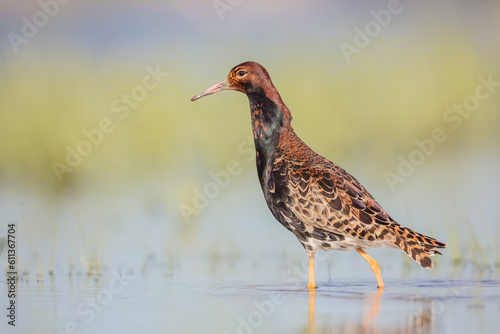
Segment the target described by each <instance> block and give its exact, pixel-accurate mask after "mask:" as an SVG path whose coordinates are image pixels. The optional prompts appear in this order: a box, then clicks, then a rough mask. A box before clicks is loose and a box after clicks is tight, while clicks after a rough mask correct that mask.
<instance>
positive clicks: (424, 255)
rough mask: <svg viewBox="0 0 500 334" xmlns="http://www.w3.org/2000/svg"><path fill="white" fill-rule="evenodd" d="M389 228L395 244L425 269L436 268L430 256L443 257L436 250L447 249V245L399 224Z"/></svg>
mask: <svg viewBox="0 0 500 334" xmlns="http://www.w3.org/2000/svg"><path fill="white" fill-rule="evenodd" d="M388 227H389V229H391V230H392V232H393V233H394V236H395V239H394V244H395V245H396V246H397V247H398V248H399V249H401V250H402V251H404V252H405V253H406V254H408V256H409V257H411V258H412V259H413V260H415V261H416V262H417V263H419V264H420V265H421V266H422V267H424V268H427V269H432V268H433V267H434V265H433V264H432V260H431V258H430V256H432V255H434V254H439V255H441V253H440V252H438V251H437V250H435V248H445V247H446V244H445V243H442V242H439V241H437V240H436V239H434V238H431V237H428V236H426V235H423V234H420V233H418V232H415V231H413V230H411V229H409V228H407V227H404V226H401V225H399V224H398V225H393V226H388Z"/></svg>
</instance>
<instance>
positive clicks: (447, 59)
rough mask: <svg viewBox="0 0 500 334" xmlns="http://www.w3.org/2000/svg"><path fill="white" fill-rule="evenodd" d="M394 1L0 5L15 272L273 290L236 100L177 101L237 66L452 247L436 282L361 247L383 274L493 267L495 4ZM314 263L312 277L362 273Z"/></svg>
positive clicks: (233, 96)
mask: <svg viewBox="0 0 500 334" xmlns="http://www.w3.org/2000/svg"><path fill="white" fill-rule="evenodd" d="M394 4H395V5H390V4H389V2H387V1H307V2H306V1H274V2H269V1H264V0H262V1H261V0H257V1H245V0H242V1H229V0H220V1H212V0H204V1H168V0H165V1H155V0H145V1H113V0H110V1H106V2H104V3H103V2H98V1H85V2H81V1H69V2H67V3H63V1H60V2H57V1H56V0H42V1H40V2H38V1H28V0H24V1H9V0H7V1H6V0H4V1H1V2H0V32H1V33H0V60H1V61H0V221H1V222H2V226H3V225H4V224H7V223H9V222H16V223H17V226H18V242H19V266H20V268H21V269H20V271H22V272H23V273H24V277H39V278H40V277H43V276H44V275H45V276H46V275H48V274H49V273H50V274H51V275H52V274H54V273H55V274H64V275H66V274H69V275H70V276H71V275H72V274H78V273H80V274H82V273H83V274H84V273H98V272H100V271H103V270H109V269H110V268H120V267H123V266H125V267H129V268H132V269H134V270H142V271H147V270H148V268H152V267H155V266H156V267H157V268H161V269H160V270H161V271H162V272H163V273H164V274H166V275H167V276H176V275H179V276H182V275H185V276H189V275H193V273H196V274H197V275H198V274H199V273H200V272H203V271H204V270H205V271H206V272H210V271H217V272H219V273H220V272H222V273H224V275H227V276H225V277H226V279H235V280H239V279H242V278H241V277H242V276H241V275H242V273H248V272H252V273H253V274H252V275H254V276H259V275H261V276H262V277H266V279H270V280H273V277H274V280H275V281H279V279H280V278H281V276H280V274H277V273H280V272H282V268H281V267H280V266H287V265H289V264H290V263H302V261H304V259H305V254H304V251H303V249H302V247H301V246H300V245H299V243H298V242H297V241H296V240H295V238H294V236H293V235H291V234H290V233H288V232H287V231H285V230H284V229H283V228H282V227H281V226H280V225H279V224H278V223H277V222H276V221H275V220H274V218H273V217H272V215H271V214H270V213H269V212H268V208H267V206H266V204H265V201H264V198H263V196H262V194H261V190H260V186H259V183H258V180H257V175H256V169H255V161H254V148H253V143H252V141H251V125H250V117H249V109H248V102H247V99H246V97H245V96H244V95H243V94H239V93H235V92H223V93H220V94H217V95H214V96H210V97H207V98H204V99H202V100H200V101H197V102H195V103H193V102H191V101H190V98H191V97H192V96H194V95H196V94H197V93H199V92H200V91H202V90H204V89H206V88H208V87H209V86H211V85H213V84H215V83H217V82H219V81H220V80H222V79H224V78H225V76H226V75H227V73H228V71H229V70H230V69H231V68H232V67H233V66H235V65H237V64H239V63H241V62H243V61H247V60H254V61H257V62H259V63H261V64H262V65H264V66H265V67H266V68H267V69H268V71H269V73H270V75H271V77H272V79H273V82H274V84H275V85H276V87H277V88H278V90H279V92H280V94H281V96H282V98H283V100H284V101H285V103H286V104H287V106H288V107H289V108H290V110H291V111H292V114H293V116H294V120H293V122H292V126H293V127H294V129H295V131H296V132H297V133H298V135H299V136H301V137H302V139H303V140H304V141H305V142H306V143H308V144H309V145H310V146H311V148H313V149H314V150H315V151H317V152H318V153H320V154H322V155H324V156H325V157H327V158H328V159H330V160H332V161H334V162H336V163H338V164H339V165H341V166H342V167H343V168H345V169H346V170H348V171H349V172H350V173H351V174H353V175H354V176H355V177H356V178H357V179H358V180H359V181H360V182H361V183H362V184H363V185H364V186H365V187H366V188H367V189H368V190H369V191H370V192H371V193H372V195H374V197H375V198H377V200H378V201H379V203H380V204H381V205H382V206H383V207H384V208H385V209H386V210H387V211H388V212H389V213H390V214H391V215H392V216H393V217H394V218H395V219H396V220H398V221H399V222H400V223H402V224H403V225H406V226H410V227H411V228H413V229H415V230H418V231H420V232H422V233H424V234H428V235H431V236H434V237H436V238H438V239H439V240H441V241H444V242H447V243H448V245H449V248H448V249H446V250H445V251H444V256H443V257H440V258H438V259H436V261H437V262H438V263H439V265H438V266H437V268H438V269H437V270H435V271H434V272H433V273H432V274H429V272H427V271H423V270H420V268H418V266H417V265H416V264H413V263H412V262H411V260H410V259H408V258H407V257H406V256H404V255H403V254H399V253H395V252H394V251H393V250H389V251H388V250H373V251H371V254H373V256H374V258H376V259H377V260H379V263H380V264H381V266H382V267H384V266H385V267H386V268H393V269H394V270H392V272H390V273H389V274H387V275H389V277H393V278H400V277H402V275H403V274H402V273H404V272H408V271H411V272H412V275H415V276H416V277H419V275H421V277H431V276H429V275H434V276H432V277H436V276H440V275H441V276H442V277H449V278H453V277H460V276H463V275H466V273H474V274H475V275H476V274H478V273H479V274H480V275H483V274H484V275H487V274H488V273H491V272H492V271H493V272H497V268H498V266H499V264H500V254H499V251H498V249H499V245H500V244H499V240H500V228H499V226H500V224H499V219H500V212H499V204H500V194H499V191H498V189H499V187H500V177H499V176H498V170H500V151H499V140H500V86H499V84H498V83H499V82H500V67H499V66H498V65H499V62H498V59H500V4H499V3H498V2H497V1H494V0H491V1H488V0H485V1H465V0H464V1H451V0H450V1H439V2H428V1H406V0H401V2H400V3H399V5H398V4H397V3H394ZM391 6H392V7H391ZM485 82H486V83H487V82H490V84H485ZM478 91H479V93H478ZM478 94H479V95H478ZM464 104H465V106H466V107H467V108H468V109H464V108H465V107H460V106H461V105H464ZM460 108H461V109H460ZM468 110H470V111H468ZM436 129H438V130H437V131H438V132H439V131H441V134H442V136H441V137H440V142H436V141H432V143H433V144H428V146H427V148H428V151H427V153H426V152H425V151H423V153H418V152H417V153H415V152H416V151H418V150H419V146H418V145H417V144H416V141H420V142H422V141H424V142H426V143H429V140H430V139H429V138H432V135H433V131H434V130H436ZM439 129H441V130H439ZM433 145H434V146H433ZM420 150H421V151H422V149H421V148H420ZM403 161H413V163H412V162H410V165H412V166H413V167H408V165H407V164H408V163H405V162H403ZM228 163H229V165H230V166H232V167H228ZM402 164H406V165H405V166H406V167H404V166H403V167H401V165H402ZM405 168H406V169H405ZM398 169H399V170H398ZM398 175H399V176H398ZM396 176H397V177H396ZM394 177H396V178H394ZM398 177H399V178H398ZM390 180H392V181H390ZM6 233H7V228H6V227H5V228H2V229H1V230H0V235H3V236H5V235H6ZM263 259H268V260H266V261H264V260H263ZM277 259H278V260H277ZM328 261H329V263H330V264H331V266H332V268H335V270H330V267H327V266H326V265H325V266H318V268H317V270H318V274H317V275H318V277H319V278H318V279H319V280H328V279H336V278H339V277H340V278H342V277H344V278H348V277H350V276H351V275H353V274H354V273H355V272H356V271H357V270H358V268H359V271H362V272H363V273H365V269H366V268H367V267H366V264H365V263H364V262H363V260H361V259H360V258H358V256H357V254H349V253H339V252H335V254H334V256H330V257H329V260H328ZM266 262H269V263H267V264H266ZM263 263H264V264H263ZM352 263H356V265H355V266H353V265H352ZM277 264H279V266H277ZM276 266H277V267H278V268H277V269H276V268H275V267H276ZM351 266H353V267H354V268H351ZM270 268H272V270H275V271H270ZM439 268H441V269H439ZM457 268H458V269H457ZM347 269H349V271H347ZM368 274H369V275H371V273H370V272H368V273H367V277H370V276H368ZM276 275H277V276H276ZM245 277H246V276H245ZM384 277H385V276H384Z"/></svg>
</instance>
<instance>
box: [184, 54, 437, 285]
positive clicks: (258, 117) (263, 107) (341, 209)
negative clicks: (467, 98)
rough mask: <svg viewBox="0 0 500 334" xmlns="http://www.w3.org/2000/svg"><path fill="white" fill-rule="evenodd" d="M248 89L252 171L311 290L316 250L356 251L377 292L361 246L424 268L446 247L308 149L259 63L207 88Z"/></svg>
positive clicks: (373, 266) (379, 278)
mask: <svg viewBox="0 0 500 334" xmlns="http://www.w3.org/2000/svg"><path fill="white" fill-rule="evenodd" d="M222 90H236V91H240V92H242V93H245V94H246V95H247V97H248V100H249V102H250V111H251V117H252V130H253V137H254V141H255V149H256V155H257V172H258V176H259V181H260V185H261V187H262V191H263V192H264V197H265V199H266V202H267V205H268V206H269V209H270V210H271V212H272V214H273V215H274V217H275V218H276V219H277V220H278V221H279V222H280V223H281V224H282V225H283V226H284V227H286V228H287V229H288V230H289V231H290V232H292V233H293V234H294V235H295V236H296V237H297V239H298V240H299V241H300V243H301V244H302V245H303V246H304V248H305V250H306V252H307V256H308V261H309V284H308V286H307V287H308V288H309V289H315V288H316V282H315V278H314V255H315V253H316V250H317V249H325V250H328V249H334V250H356V251H358V253H359V254H361V256H362V257H363V258H364V259H365V260H366V261H367V262H368V263H369V264H370V268H371V269H372V271H373V273H374V274H375V276H376V278H377V283H378V287H379V289H382V288H383V287H384V283H383V281H382V276H381V274H380V269H379V266H378V263H377V262H376V261H375V260H374V259H372V258H371V257H370V256H369V255H368V254H367V253H366V252H365V251H364V250H363V248H369V247H388V248H399V249H401V250H402V251H404V252H405V253H406V254H408V255H409V256H410V257H411V258H412V259H413V260H415V261H416V262H418V263H419V264H420V265H421V266H422V267H424V268H428V269H432V267H433V264H432V260H431V259H430V257H429V256H431V255H434V254H440V253H439V252H438V251H437V250H436V248H444V247H446V244H444V243H442V242H439V241H437V240H436V239H433V238H431V237H428V236H425V235H423V234H420V233H417V232H415V231H413V230H411V229H409V228H407V227H404V226H401V225H400V224H398V223H397V222H396V221H395V220H394V219H392V217H391V216H389V215H388V214H387V212H385V210H384V209H382V207H381V206H380V205H379V204H378V203H377V202H376V201H375V199H374V198H373V197H372V196H371V195H370V193H368V191H367V190H366V189H365V188H364V187H363V186H362V185H361V184H360V183H359V182H358V180H356V179H355V178H354V177H353V176H352V175H350V174H349V173H347V172H346V171H345V170H344V169H342V168H341V167H339V166H338V165H336V164H335V163H333V162H331V161H329V160H327V159H325V158H324V157H322V156H321V155H319V154H317V153H316V152H314V151H313V150H311V149H310V148H309V147H308V146H307V145H306V144H305V143H304V142H303V141H302V140H301V139H300V138H299V137H298V136H297V135H296V134H295V132H294V131H293V129H292V127H291V125H290V122H291V120H292V115H291V113H290V111H289V110H288V108H287V107H286V106H285V104H284V103H283V101H282V100H281V97H280V95H279V93H278V91H277V89H276V88H275V87H274V85H273V83H272V81H271V78H270V77H269V74H268V73H267V71H266V69H265V68H264V67H263V66H261V65H260V64H258V63H256V62H252V61H249V62H245V63H242V64H240V65H237V66H235V67H234V68H233V69H232V70H231V71H230V72H229V75H228V77H227V78H226V79H225V80H223V81H221V82H219V83H218V84H216V85H214V86H212V87H210V88H208V89H207V90H205V91H204V92H202V93H200V94H198V95H196V96H194V97H193V98H192V99H191V100H192V101H195V100H197V99H199V98H201V97H203V96H207V95H210V94H213V93H217V92H219V91H222Z"/></svg>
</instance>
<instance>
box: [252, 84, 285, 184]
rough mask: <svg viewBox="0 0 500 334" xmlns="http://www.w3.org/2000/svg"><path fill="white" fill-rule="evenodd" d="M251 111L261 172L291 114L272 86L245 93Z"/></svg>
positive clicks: (260, 173) (258, 167)
mask: <svg viewBox="0 0 500 334" xmlns="http://www.w3.org/2000/svg"><path fill="white" fill-rule="evenodd" d="M247 96H248V100H249V102H250V111H251V113H252V130H253V137H254V141H255V149H256V153H257V171H258V173H259V177H260V178H261V180H262V176H263V172H264V170H265V167H266V165H267V163H268V162H269V161H270V158H271V157H272V155H273V154H274V152H276V148H277V147H278V143H279V138H280V133H281V130H282V129H283V128H285V127H289V126H290V121H291V119H292V116H291V114H290V111H289V110H288V108H287V107H286V106H285V104H284V103H283V101H282V100H281V97H280V95H279V93H278V91H277V90H276V88H274V86H271V87H268V88H267V89H266V90H264V89H258V90H256V91H254V92H251V93H247Z"/></svg>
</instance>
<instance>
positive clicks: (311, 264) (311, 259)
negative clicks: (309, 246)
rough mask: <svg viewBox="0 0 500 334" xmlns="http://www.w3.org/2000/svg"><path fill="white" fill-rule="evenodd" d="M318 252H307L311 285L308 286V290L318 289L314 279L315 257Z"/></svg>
mask: <svg viewBox="0 0 500 334" xmlns="http://www.w3.org/2000/svg"><path fill="white" fill-rule="evenodd" d="M315 254H316V251H315V250H313V251H308V252H307V260H308V262H309V284H307V288H308V289H316V279H315V277H314V255H315Z"/></svg>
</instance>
